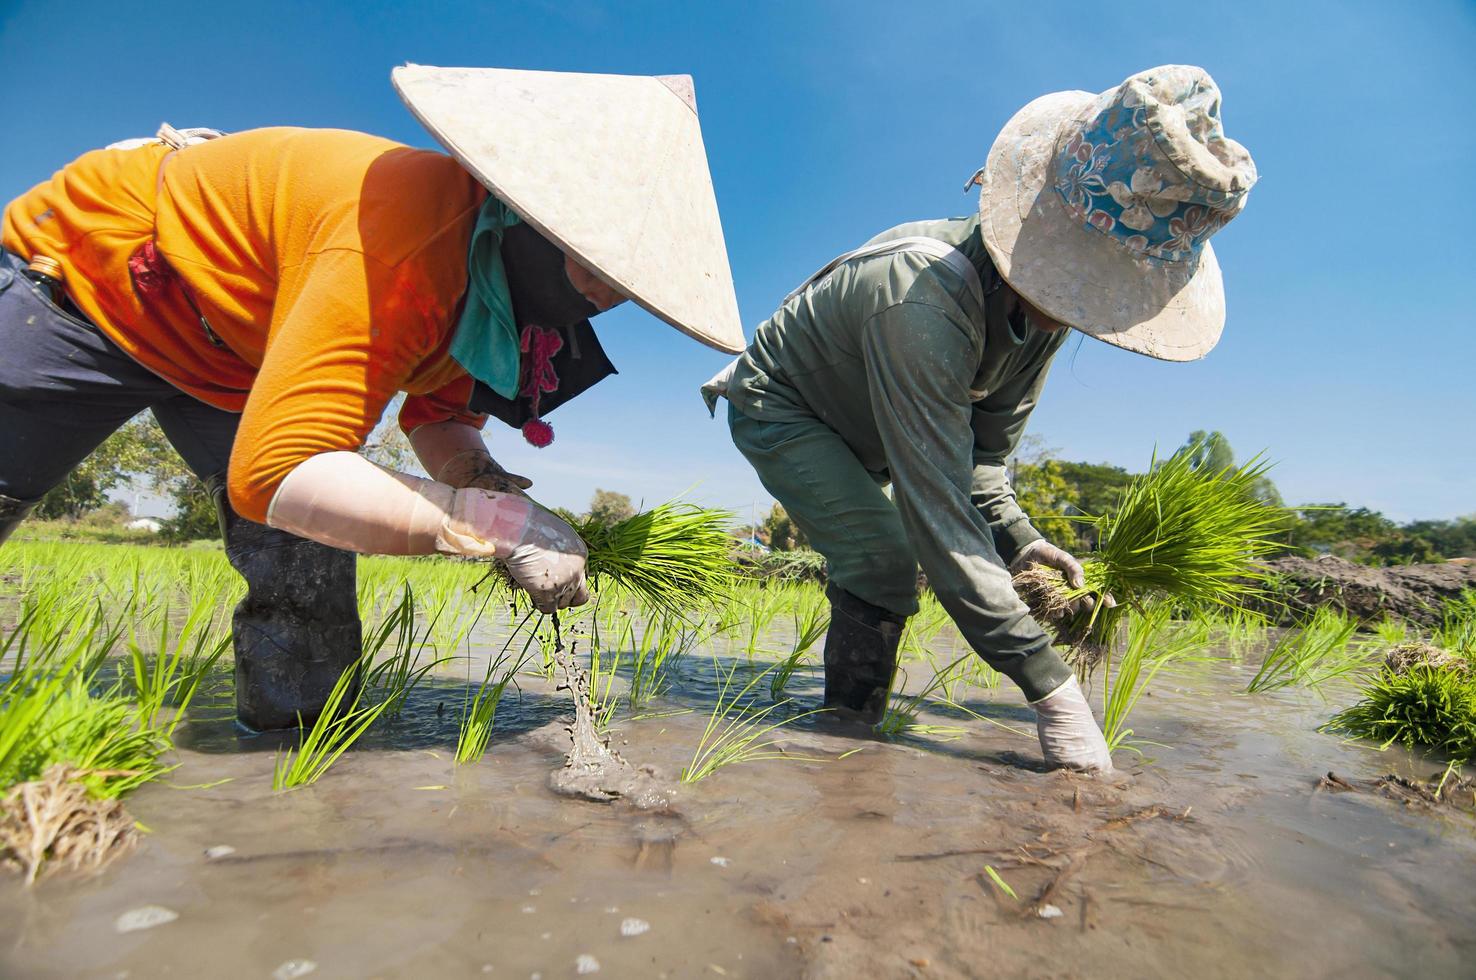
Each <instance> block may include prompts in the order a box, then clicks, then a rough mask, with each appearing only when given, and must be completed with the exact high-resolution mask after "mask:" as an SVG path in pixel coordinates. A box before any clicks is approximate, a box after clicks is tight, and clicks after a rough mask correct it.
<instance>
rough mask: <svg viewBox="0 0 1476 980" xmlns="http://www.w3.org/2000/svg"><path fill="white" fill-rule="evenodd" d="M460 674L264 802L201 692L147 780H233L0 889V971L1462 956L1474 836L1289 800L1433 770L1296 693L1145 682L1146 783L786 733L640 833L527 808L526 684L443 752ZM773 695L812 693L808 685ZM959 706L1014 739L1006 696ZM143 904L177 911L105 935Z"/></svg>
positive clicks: (452, 970)
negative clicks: (100, 866)
mask: <svg viewBox="0 0 1476 980" xmlns="http://www.w3.org/2000/svg"><path fill="white" fill-rule="evenodd" d="M463 669H464V668H463ZM471 674H472V676H473V677H474V678H476V679H480V676H481V674H480V668H478V667H475V666H474V667H473V668H471ZM462 680H463V676H462V672H461V671H460V670H458V671H457V672H456V673H454V674H452V675H449V676H448V675H442V676H436V677H433V678H430V679H428V680H427V681H426V682H425V683H424V684H423V685H422V686H421V687H420V688H419V689H418V690H417V691H416V692H415V694H414V695H413V696H412V698H411V699H410V702H409V704H408V705H407V707H406V710H405V712H404V715H403V716H402V717H401V718H400V719H398V720H395V721H393V722H391V723H389V724H386V725H384V726H382V727H381V728H380V729H379V730H378V731H377V732H376V733H375V734H373V735H372V736H370V737H369V738H367V739H366V740H365V741H364V742H362V743H361V744H360V746H359V747H358V748H357V749H356V750H355V751H354V752H352V753H350V754H348V755H346V756H344V757H343V758H342V759H341V760H340V761H339V763H338V764H337V766H336V767H335V768H334V769H333V770H332V771H331V772H330V773H329V774H328V775H327V776H326V777H325V778H324V779H323V780H322V781H320V782H319V783H318V784H316V785H315V786H312V787H308V788H305V789H302V790H298V791H294V792H290V793H278V794H274V793H272V792H271V769H272V762H273V758H274V755H275V752H276V751H277V748H278V746H279V745H280V744H281V741H280V739H273V738H266V737H263V738H241V737H239V736H238V735H237V734H236V732H235V730H234V728H233V726H232V723H231V720H230V718H229V713H230V712H229V705H228V703H222V704H221V705H220V707H219V710H215V711H212V712H209V713H208V718H209V720H206V721H200V722H195V723H193V724H192V725H191V726H190V728H189V729H188V731H185V732H182V733H181V738H180V742H181V746H182V748H181V751H180V752H179V760H180V762H181V767H180V769H179V770H178V771H177V772H176V773H174V774H173V776H172V777H171V782H172V783H173V784H174V785H175V786H188V785H191V784H199V783H207V782H211V781H214V780H218V779H222V778H226V777H230V780H231V781H230V782H227V783H225V784H223V785H219V786H216V787H214V788H209V789H178V788H171V787H170V786H165V785H157V786H150V787H146V788H145V789H144V790H142V791H141V792H139V793H138V794H137V795H136V796H135V797H133V798H132V800H131V802H130V807H131V809H132V811H133V813H134V814H135V816H136V817H137V818H138V819H139V820H140V821H141V822H142V823H143V824H145V825H146V826H147V827H148V828H149V829H150V830H151V832H152V833H151V834H150V835H149V836H148V838H147V841H146V843H145V844H144V846H143V847H142V848H141V849H140V851H139V852H138V853H136V854H134V855H133V856H131V857H128V858H126V859H125V860H123V861H121V862H120V863H119V864H117V865H115V866H114V868H113V869H112V870H111V871H110V872H109V873H108V874H107V875H105V876H104V877H102V878H100V879H97V880H92V881H68V880H61V879H58V880H54V881H48V882H45V883H43V884H42V885H41V886H39V887H38V888H36V889H35V890H34V891H33V892H30V893H27V892H24V891H22V890H21V889H20V888H19V887H18V886H16V885H15V884H14V883H6V884H4V885H3V886H0V919H3V921H4V922H5V923H6V924H7V926H8V928H7V929H6V930H5V932H6V934H7V938H6V939H5V941H4V945H3V946H0V974H3V975H5V976H28V977H75V976H98V977H103V976H107V977H113V976H123V975H128V976H132V977H153V976H199V975H202V974H207V973H208V974H210V975H223V976H260V977H271V976H273V975H274V974H275V975H278V976H291V975H301V971H303V970H305V969H308V967H309V966H313V967H315V970H316V974H315V975H319V976H383V977H400V976H404V977H410V976H416V977H419V976H471V975H476V976H481V975H484V974H485V975H491V976H504V977H530V976H533V975H541V976H543V977H549V978H552V977H560V976H572V975H575V974H576V972H577V971H579V970H584V971H586V972H589V971H592V970H594V969H596V968H597V969H598V971H599V972H600V973H602V974H604V975H609V976H621V977H624V976H640V977H646V976H667V977H690V976H709V975H710V976H719V975H721V976H729V977H785V976H800V975H806V976H822V977H829V976H835V977H840V976H845V977H854V976H881V977H892V976H897V977H903V976H918V975H927V976H977V975H1004V976H1012V975H1026V976H1062V975H1065V976H1077V975H1080V976H1128V975H1157V976H1162V975H1176V976H1177V975H1190V974H1193V975H1204V974H1209V975H1216V976H1219V975H1256V974H1267V973H1272V974H1275V975H1310V976H1332V975H1349V976H1370V975H1391V974H1398V975H1422V976H1423V975H1432V976H1459V975H1463V974H1464V975H1469V971H1470V966H1469V964H1470V963H1471V962H1472V960H1471V957H1472V955H1473V953H1476V948H1473V947H1476V929H1473V926H1476V903H1473V902H1472V901H1471V885H1472V883H1473V881H1476V833H1473V823H1472V821H1471V820H1470V819H1469V818H1467V817H1463V816H1459V815H1446V814H1437V813H1432V812H1428V811H1420V810H1415V809H1406V808H1403V807H1400V806H1399V805H1397V804H1394V803H1392V802H1389V801H1386V800H1381V799H1378V798H1375V797H1371V796H1364V795H1355V794H1342V795H1329V794H1325V793H1315V792H1314V790H1313V787H1314V785H1315V782H1316V779H1317V777H1318V776H1319V775H1321V774H1322V773H1325V772H1327V771H1329V770H1333V771H1336V772H1337V773H1339V775H1342V776H1346V777H1350V778H1356V777H1367V776H1374V775H1378V774H1380V773H1383V772H1388V771H1398V772H1404V773H1408V774H1414V775H1419V776H1427V775H1429V772H1430V771H1432V770H1434V769H1436V768H1438V766H1437V765H1436V764H1435V763H1433V762H1430V761H1427V760H1422V759H1418V758H1413V757H1411V756H1410V755H1409V754H1407V753H1402V752H1398V751H1393V750H1391V751H1389V752H1383V753H1378V752H1374V751H1371V750H1370V749H1369V748H1368V747H1366V746H1363V745H1354V744H1344V743H1341V742H1339V741H1338V740H1337V739H1335V738H1332V737H1329V736H1325V735H1319V734H1317V733H1316V732H1315V728H1316V726H1317V725H1318V724H1319V723H1320V722H1321V721H1323V720H1325V718H1326V717H1327V716H1328V715H1329V714H1330V713H1331V710H1330V709H1329V708H1328V707H1327V706H1326V705H1324V704H1322V703H1321V702H1320V701H1318V700H1317V699H1316V698H1315V697H1313V696H1310V695H1307V694H1305V693H1299V692H1287V693H1281V694H1275V695H1267V696H1256V697H1247V696H1244V695H1241V694H1239V693H1237V692H1238V691H1239V690H1240V689H1241V688H1242V687H1243V684H1244V674H1243V672H1240V671H1238V670H1237V668H1236V667H1235V666H1234V665H1233V664H1230V663H1226V662H1220V663H1211V664H1201V665H1197V666H1195V667H1193V668H1190V669H1188V670H1187V671H1186V672H1183V673H1179V674H1174V675H1167V674H1165V675H1160V678H1159V680H1158V682H1157V683H1156V686H1155V687H1154V688H1153V689H1152V691H1151V693H1150V694H1149V695H1147V696H1145V697H1144V698H1143V700H1142V702H1141V703H1140V707H1139V709H1138V713H1137V714H1136V715H1135V716H1134V720H1133V727H1134V729H1135V730H1136V733H1137V735H1138V737H1140V738H1142V739H1144V740H1149V741H1151V742H1154V743H1158V744H1156V745H1143V746H1142V748H1143V750H1144V751H1145V752H1147V753H1149V754H1150V755H1151V756H1153V760H1152V764H1151V765H1140V766H1138V767H1137V768H1135V769H1130V770H1128V771H1127V772H1125V773H1124V774H1122V775H1121V776H1119V777H1117V778H1115V779H1111V780H1092V779H1086V778H1082V777H1075V776H1071V775H1067V774H1063V773H1043V772H1039V771H1037V769H1036V768H1035V767H1034V760H1036V759H1037V758H1038V748H1037V747H1036V745H1035V744H1034V740H1033V738H1025V737H1021V736H1020V735H1017V734H1013V733H1011V732H1009V731H1007V730H1005V729H1003V728H1001V727H999V726H996V725H989V724H985V723H981V722H978V721H972V720H969V721H960V720H959V719H958V718H957V717H946V716H944V715H942V714H939V713H934V714H933V715H929V714H927V713H925V714H924V716H923V717H922V718H921V719H920V720H921V721H926V722H935V723H937V724H939V725H949V726H962V727H963V728H964V729H965V731H966V734H965V735H963V737H960V738H956V739H954V740H952V741H945V740H942V738H941V737H938V738H907V739H902V740H898V741H894V742H886V741H880V740H862V741H858V740H855V739H850V738H846V737H843V736H840V735H837V734H835V733H833V732H831V731H829V730H828V729H827V728H826V727H825V725H824V724H820V723H812V722H811V720H809V719H807V720H805V721H803V722H801V723H800V724H799V725H797V726H796V728H795V730H794V732H793V737H794V740H795V741H794V743H793V744H794V747H795V749H796V750H798V751H797V754H802V755H805V756H812V757H814V756H819V757H822V758H823V759H824V760H825V761H819V762H816V761H779V762H762V763H755V764H751V765H740V766H733V767H729V768H726V769H722V770H720V771H719V772H718V773H716V774H715V775H714V776H712V777H710V778H709V779H707V780H704V781H703V782H701V783H699V784H696V785H694V786H684V787H682V788H681V790H680V792H679V794H678V799H677V803H676V805H675V807H674V809H673V810H672V811H671V812H664V813H655V814H651V813H648V814H639V813H632V812H629V811H626V810H622V809H619V808H616V807H610V806H600V805H596V804H588V803H579V802H573V801H569V800H565V799H561V798H558V797H555V796H554V795H553V794H552V793H550V792H549V791H548V789H547V787H546V780H547V776H548V773H549V771H550V770H551V769H552V768H553V767H554V766H556V765H558V764H559V763H560V761H561V757H560V727H559V726H560V720H561V718H562V717H563V716H564V713H565V712H564V703H563V702H562V701H561V697H562V695H559V694H558V693H557V692H555V691H554V690H553V689H552V687H551V685H549V684H547V683H545V682H544V681H543V680H542V679H541V678H537V677H531V676H530V677H524V678H520V687H519V688H514V689H510V690H509V692H508V694H507V697H506V699H505V700H504V701H503V703H502V705H501V707H500V708H499V710H498V714H497V730H496V734H495V735H494V737H493V741H492V746H491V749H490V751H489V753H488V755H487V756H486V758H485V759H484V760H483V761H482V762H481V763H479V764H477V765H474V766H466V767H459V768H458V767H456V766H455V765H454V764H453V762H452V755H453V753H454V748H455V741H456V731H457V725H458V716H459V712H460V710H461V699H462V690H463V687H462ZM765 689H766V688H765ZM789 694H790V695H792V696H794V697H795V698H796V699H797V703H796V710H802V709H804V708H808V707H813V706H815V704H816V702H818V700H819V682H818V678H816V677H815V676H814V675H813V673H812V672H809V671H802V672H801V673H799V674H797V675H796V677H795V679H794V681H793V682H792V683H791V685H790V688H789ZM715 698H716V692H715V691H714V689H713V686H712V671H711V664H710V662H706V661H704V660H703V659H702V657H701V656H695V655H694V656H692V657H689V658H688V659H687V660H686V661H685V662H684V663H683V664H682V667H681V676H680V678H679V680H678V682H677V683H676V684H675V685H674V690H673V692H672V693H671V694H669V695H668V696H666V697H663V698H660V699H658V700H657V701H656V702H654V703H653V704H652V706H651V707H650V708H649V709H648V710H649V712H651V714H652V716H650V717H646V718H643V719H640V720H629V719H628V717H626V716H622V717H621V719H620V720H619V721H618V722H617V731H616V745H617V746H618V748H619V749H620V750H621V752H622V753H623V754H625V755H626V757H627V758H629V759H630V760H631V761H632V762H633V763H636V764H648V763H649V764H653V765H655V766H657V767H659V768H661V769H662V770H664V771H665V772H667V773H669V774H674V773H676V772H677V771H678V770H679V769H680V768H681V766H682V765H683V764H685V763H686V762H687V761H688V760H689V759H690V756H691V753H692V751H693V749H694V747H695V746H696V744H697V740H698V738H699V736H700V733H701V730H702V727H703V725H704V724H705V723H706V720H707V719H706V711H707V710H708V709H709V708H710V706H711V705H712V703H713V702H714V700H715ZM966 703H967V704H968V706H969V707H970V708H972V709H973V710H975V711H977V712H979V713H980V714H981V715H984V716H985V717H987V718H990V719H993V720H997V721H1000V722H1002V723H1004V724H1006V725H1009V726H1011V727H1015V728H1021V727H1023V728H1024V729H1025V730H1026V731H1027V732H1028V731H1029V730H1030V729H1031V728H1032V725H1031V719H1032V715H1031V712H1030V711H1029V709H1028V708H1027V707H1025V706H1024V705H1023V703H1022V702H1021V700H1020V697H1019V695H1018V693H1017V692H1015V691H1013V690H1010V689H1008V688H1004V689H998V690H995V691H983V690H978V689H974V690H972V691H970V692H969V696H968V698H967V699H966ZM687 708H691V709H693V710H691V711H689V712H687V713H676V714H673V713H672V712H680V711H682V710H683V709H687ZM657 714H660V715H662V716H660V717H657V716H656V715H657ZM858 747H859V748H860V751H856V752H853V753H851V754H849V755H846V754H845V753H847V752H850V750H853V749H857V748H858ZM843 755H844V758H842V756H843ZM1135 761H1136V757H1134V756H1133V755H1132V754H1131V753H1121V754H1119V764H1121V765H1131V764H1132V763H1134V762H1135ZM212 848H218V849H220V850H215V851H212V852H211V853H212V854H213V855H215V856H213V857H212V856H207V851H210V850H211V849H212ZM225 848H232V849H233V850H230V851H228V852H227V851H226V850H224V849H225ZM986 867H988V868H992V869H993V870H994V872H995V873H996V874H997V875H999V877H1000V878H1001V879H1002V880H1003V881H1004V882H1006V883H1007V884H1008V885H1009V886H1010V887H1011V888H1012V889H1013V890H1014V892H1015V893H1016V894H1017V895H1018V900H1017V899H1012V898H1011V897H1010V896H1009V895H1007V894H1005V892H1004V891H1003V890H1002V889H1001V888H1000V887H999V886H998V885H996V884H994V883H993V881H992V880H991V878H990V876H989V875H988V874H987V872H986ZM144 906H159V907H162V908H164V909H168V910H170V911H172V912H174V913H176V914H177V918H175V919H173V920H169V921H161V923H160V924H158V925H155V926H153V927H152V928H142V929H133V930H130V931H126V932H120V931H119V929H118V927H117V923H118V919H119V917H120V916H123V915H124V914H125V913H129V912H130V911H132V910H136V909H139V908H141V907H144ZM1041 912H1045V913H1046V915H1048V916H1049V917H1048V918H1042V916H1041ZM135 921H136V920H135ZM642 927H645V928H642Z"/></svg>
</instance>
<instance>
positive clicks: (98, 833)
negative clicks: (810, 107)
mask: <svg viewBox="0 0 1476 980" xmlns="http://www.w3.org/2000/svg"><path fill="white" fill-rule="evenodd" d="M88 775H98V774H97V773H87V772H85V771H83V770H81V769H77V768H75V767H72V766H68V765H66V764H64V763H57V764H56V765H53V766H51V767H50V768H48V769H47V770H46V772H45V773H44V774H43V775H42V776H41V778H40V779H33V780H30V781H28V782H24V783H17V784H16V785H15V786H13V787H11V789H10V792H9V793H7V794H6V795H5V799H4V800H3V801H0V864H4V865H5V866H7V867H16V868H19V869H20V871H21V873H22V874H24V875H25V879H26V884H28V885H29V884H32V883H33V882H35V880H36V878H37V876H38V874H40V873H41V871H42V869H43V868H44V869H45V870H46V871H47V873H50V872H51V871H53V870H55V869H56V868H60V867H68V868H71V869H72V870H73V871H87V872H95V871H100V870H102V869H103V868H104V867H106V866H107V865H108V864H109V863H110V862H111V861H112V860H113V859H114V858H116V857H117V856H118V855H120V854H122V853H123V852H124V851H126V850H128V849H129V848H131V847H133V846H134V844H136V843H137V841H138V832H137V831H136V830H135V829H134V824H133V818H132V817H130V816H129V815H128V811H126V810H125V809H123V804H122V803H121V802H119V801H118V800H116V799H97V798H95V797H93V796H92V794H91V793H89V792H88V789H87V786H86V785H85V784H84V783H83V779H84V777H86V776H88Z"/></svg>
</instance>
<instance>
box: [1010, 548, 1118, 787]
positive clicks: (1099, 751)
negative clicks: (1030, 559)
mask: <svg viewBox="0 0 1476 980" xmlns="http://www.w3.org/2000/svg"><path fill="white" fill-rule="evenodd" d="M1067 557H1070V556H1069V555H1068V556H1067ZM1030 704H1031V707H1033V708H1034V709H1035V730H1036V732H1037V733H1038V734H1039V735H1040V751H1041V754H1043V755H1044V756H1045V761H1046V765H1048V766H1050V767H1051V768H1053V769H1059V768H1066V769H1079V770H1083V771H1086V772H1111V771H1112V753H1111V752H1109V751H1108V750H1107V740H1106V739H1105V738H1103V737H1102V729H1100V728H1098V727H1097V720H1096V719H1095V718H1093V717H1092V706H1091V705H1089V704H1087V699H1086V695H1084V694H1082V693H1081V685H1080V684H1078V683H1077V682H1076V678H1075V677H1074V676H1073V677H1072V678H1071V679H1070V680H1068V681H1067V682H1066V683H1065V684H1062V685H1061V686H1060V687H1058V688H1056V689H1055V690H1054V691H1052V692H1051V693H1050V694H1047V695H1046V696H1045V697H1043V698H1041V699H1040V700H1039V701H1032V702H1031V703H1030Z"/></svg>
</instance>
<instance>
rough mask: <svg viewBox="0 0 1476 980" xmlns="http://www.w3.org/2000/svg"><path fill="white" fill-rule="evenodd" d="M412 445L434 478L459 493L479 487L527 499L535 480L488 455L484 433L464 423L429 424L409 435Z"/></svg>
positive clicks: (419, 427)
mask: <svg viewBox="0 0 1476 980" xmlns="http://www.w3.org/2000/svg"><path fill="white" fill-rule="evenodd" d="M410 446H411V448H413V449H414V450H415V455H416V457H417V458H418V459H419V460H420V465H421V466H424V467H425V471H426V472H427V473H429V474H430V475H431V478H432V479H434V480H436V481H438V482H440V483H446V484H449V485H451V486H453V487H455V488H456V489H458V490H462V489H465V488H467V487H480V488H481V489H483V490H495V491H497V492H498V493H515V494H518V495H519V496H525V494H524V493H523V491H524V490H527V489H528V488H529V487H531V486H533V481H532V480H530V479H528V478H527V477H526V476H520V475H518V474H517V473H509V472H508V471H507V470H505V469H503V468H502V467H501V466H500V465H498V462H497V460H495V459H493V458H492V456H491V455H490V454H489V453H488V452H487V444H486V443H485V442H483V441H482V434H481V433H480V432H479V431H477V430H476V429H475V428H473V427H472V426H469V425H465V424H463V423H461V422H450V421H448V422H430V423H427V424H426V425H420V426H416V427H415V430H414V431H412V432H411V433H410Z"/></svg>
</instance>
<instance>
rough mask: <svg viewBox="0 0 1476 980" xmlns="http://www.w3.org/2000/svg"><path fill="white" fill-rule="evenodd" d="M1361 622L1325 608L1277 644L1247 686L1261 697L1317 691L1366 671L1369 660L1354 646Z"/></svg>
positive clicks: (1250, 691)
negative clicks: (1295, 688) (1291, 690)
mask: <svg viewBox="0 0 1476 980" xmlns="http://www.w3.org/2000/svg"><path fill="white" fill-rule="evenodd" d="M1357 629H1358V623H1357V622H1355V621H1354V620H1352V619H1349V618H1348V617H1347V616H1344V615H1343V614H1342V613H1340V612H1338V611H1337V610H1335V609H1331V608H1329V607H1326V606H1324V607H1322V608H1320V609H1318V610H1317V611H1316V612H1315V613H1313V614H1312V617H1311V619H1309V620H1307V622H1306V623H1305V624H1304V625H1303V626H1302V627H1301V628H1300V629H1296V630H1291V631H1288V632H1287V633H1286V634H1285V635H1283V636H1282V637H1281V639H1279V640H1277V641H1276V645H1275V646H1273V647H1272V648H1271V650H1270V652H1269V653H1267V654H1266V659H1265V660H1263V661H1262V662H1261V666H1260V669H1258V670H1257V671H1256V673H1255V676H1254V677H1252V678H1251V679H1250V683H1249V684H1247V685H1246V688H1245V690H1246V693H1248V694H1258V693H1261V692H1264V691H1272V690H1277V689H1280V688H1285V687H1290V686H1292V685H1294V684H1300V685H1302V686H1304V687H1309V688H1311V689H1312V690H1314V691H1315V690H1317V689H1318V688H1319V687H1321V685H1323V684H1324V683H1326V682H1328V681H1330V680H1333V679H1334V678H1338V677H1346V676H1348V675H1349V674H1353V673H1356V672H1358V671H1361V670H1364V669H1365V668H1367V667H1368V666H1369V664H1368V657H1367V655H1366V653H1364V652H1363V651H1362V649H1361V647H1359V646H1358V645H1354V644H1352V640H1353V634H1354V633H1355V632H1356V631H1357Z"/></svg>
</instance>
